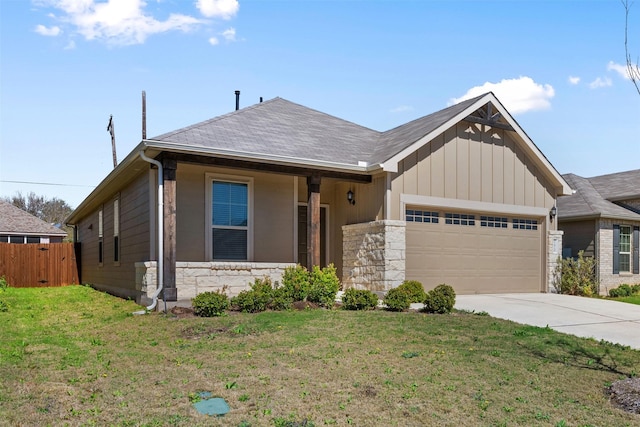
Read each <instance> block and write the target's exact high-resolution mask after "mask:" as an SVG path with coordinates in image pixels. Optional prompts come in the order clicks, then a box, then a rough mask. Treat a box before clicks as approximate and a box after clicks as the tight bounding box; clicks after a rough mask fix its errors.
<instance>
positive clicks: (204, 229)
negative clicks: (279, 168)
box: [176, 163, 295, 262]
mask: <svg viewBox="0 0 640 427" xmlns="http://www.w3.org/2000/svg"><path fill="white" fill-rule="evenodd" d="M208 174H214V175H225V176H228V177H247V178H253V221H254V223H253V232H254V234H253V259H252V260H251V261H253V262H292V261H293V257H294V255H293V253H294V246H293V234H294V194H295V193H294V183H295V178H294V177H292V176H288V175H277V174H269V173H261V172H253V171H247V170H241V169H228V168H226V169H225V168H214V167H210V166H200V165H193V164H186V163H179V164H178V169H177V174H176V176H177V187H176V198H177V212H176V230H177V232H176V235H177V242H176V244H177V248H176V258H177V260H178V261H209V259H207V256H206V253H207V252H206V249H207V248H206V241H207V239H206V236H207V233H210V232H211V231H210V227H209V223H208V220H207V219H205V215H206V214H207V206H206V202H205V200H206V192H207V191H210V187H209V184H208V181H209V179H208V178H207V176H208Z"/></svg>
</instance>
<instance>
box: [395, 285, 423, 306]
mask: <svg viewBox="0 0 640 427" xmlns="http://www.w3.org/2000/svg"><path fill="white" fill-rule="evenodd" d="M398 289H400V290H402V291H403V292H406V294H407V295H408V296H409V302H423V301H424V299H425V298H426V297H427V294H426V292H425V291H424V286H422V283H420V282H418V281H417V280H405V281H404V282H402V284H401V285H400V286H398Z"/></svg>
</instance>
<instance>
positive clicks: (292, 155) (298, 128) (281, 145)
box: [146, 92, 571, 194]
mask: <svg viewBox="0 0 640 427" xmlns="http://www.w3.org/2000/svg"><path fill="white" fill-rule="evenodd" d="M487 105H488V106H490V107H492V108H493V111H496V112H497V113H496V116H498V117H499V119H498V120H499V121H491V123H493V124H495V125H496V126H498V125H500V126H503V127H506V128H508V129H509V130H513V131H515V132H516V133H517V134H518V135H519V141H520V142H521V144H522V145H523V148H524V149H525V152H526V153H527V154H528V155H529V156H530V157H531V158H532V159H533V160H534V162H535V163H537V165H538V166H539V168H540V170H541V171H542V172H543V174H545V175H546V176H547V178H550V182H552V183H554V185H555V186H556V188H559V191H558V193H559V194H570V192H571V189H570V188H569V186H568V185H567V183H566V182H565V181H564V180H563V179H562V177H561V176H560V174H559V173H558V172H557V171H556V170H555V168H554V167H553V166H552V165H551V163H550V162H549V161H548V160H547V159H546V157H545V156H544V155H543V154H542V152H541V151H540V150H539V149H538V148H537V147H536V146H535V144H534V143H533V141H531V139H529V137H528V136H527V135H526V133H525V132H524V131H523V130H522V129H521V128H520V126H519V125H518V124H517V122H516V121H515V120H514V119H513V118H512V117H511V115H510V114H509V113H508V112H507V110H506V109H505V108H504V107H503V106H502V104H500V102H499V101H498V99H497V98H496V97H495V95H494V94H493V93H491V92H489V93H486V94H484V95H481V96H478V97H475V98H472V99H469V100H466V101H462V102H460V103H458V104H456V105H452V106H450V107H447V108H444V109H442V110H440V111H437V112H435V113H433V114H429V115H427V116H424V117H421V118H418V119H416V120H413V121H411V122H409V123H406V124H404V125H401V126H398V127H396V128H394V129H391V130H388V131H385V132H378V131H375V130H372V129H369V128H366V127H363V126H360V125H357V124H355V123H352V122H349V121H346V120H343V119H340V118H337V117H334V116H331V115H329V114H325V113H322V112H319V111H317V110H313V109H311V108H307V107H304V106H302V105H299V104H296V103H293V102H291V101H287V100H285V99H282V98H274V99H271V100H269V101H266V102H262V103H259V104H255V105H253V106H250V107H247V108H243V109H241V110H237V111H234V112H231V113H228V114H225V115H222V116H219V117H216V118H213V119H210V120H206V121H204V122H200V123H197V124H194V125H191V126H188V127H185V128H182V129H178V130H175V131H173V132H169V133H165V134H163V135H160V136H157V137H155V138H151V139H150V140H148V141H146V142H147V143H148V144H149V145H153V146H154V147H155V148H159V149H163V145H164V146H165V147H164V148H169V147H170V148H172V149H176V150H178V149H180V148H183V149H187V150H189V151H194V150H198V149H199V150H201V151H206V152H210V153H215V154H216V155H223V154H224V155H229V156H236V157H241V158H247V159H250V160H263V161H264V160H266V159H278V160H279V161H284V162H290V163H297V164H302V165H307V166H313V165H318V164H320V163H322V164H323V166H327V165H328V166H330V165H331V164H333V165H334V166H336V167H346V168H352V169H353V170H359V171H371V170H375V169H379V168H382V169H383V170H385V171H389V172H395V171H397V165H398V162H399V161H400V160H402V159H403V158H405V157H406V156H407V155H409V154H410V153H412V152H414V151H416V150H417V149H418V148H420V147H421V146H423V145H424V144H427V143H429V142H430V141H431V140H432V139H433V138H434V137H435V136H437V135H438V134H440V133H442V132H444V131H445V130H447V129H449V128H450V127H452V126H454V125H455V124H456V123H458V122H459V121H461V120H464V119H466V118H467V119H468V118H469V117H470V116H473V114H474V113H476V112H477V111H479V110H480V109H482V108H483V107H485V106H487ZM488 119H491V118H488Z"/></svg>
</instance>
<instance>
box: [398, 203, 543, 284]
mask: <svg viewBox="0 0 640 427" xmlns="http://www.w3.org/2000/svg"><path fill="white" fill-rule="evenodd" d="M476 218H478V217H477V216H476ZM541 229H542V227H540V226H538V230H514V229H513V228H512V224H511V221H509V228H491V227H480V221H478V220H477V219H476V225H475V226H463V225H450V224H444V218H442V217H441V218H440V223H438V224H431V223H415V222H408V223H407V236H406V242H407V253H406V268H407V272H406V278H407V280H419V281H420V282H422V283H423V285H425V288H426V289H431V288H433V287H435V286H436V285H438V284H440V283H447V284H449V285H451V286H453V288H454V289H455V290H456V292H457V293H459V294H473V293H500V292H540V290H541V288H542V277H541V271H542V264H541V259H542V258H541V257H542V240H541V236H542V233H541Z"/></svg>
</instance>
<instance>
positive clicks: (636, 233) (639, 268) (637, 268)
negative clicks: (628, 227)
mask: <svg viewBox="0 0 640 427" xmlns="http://www.w3.org/2000/svg"><path fill="white" fill-rule="evenodd" d="M638 247H640V227H638V226H637V225H636V226H635V227H633V274H640V262H638V261H640V259H639V257H638Z"/></svg>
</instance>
